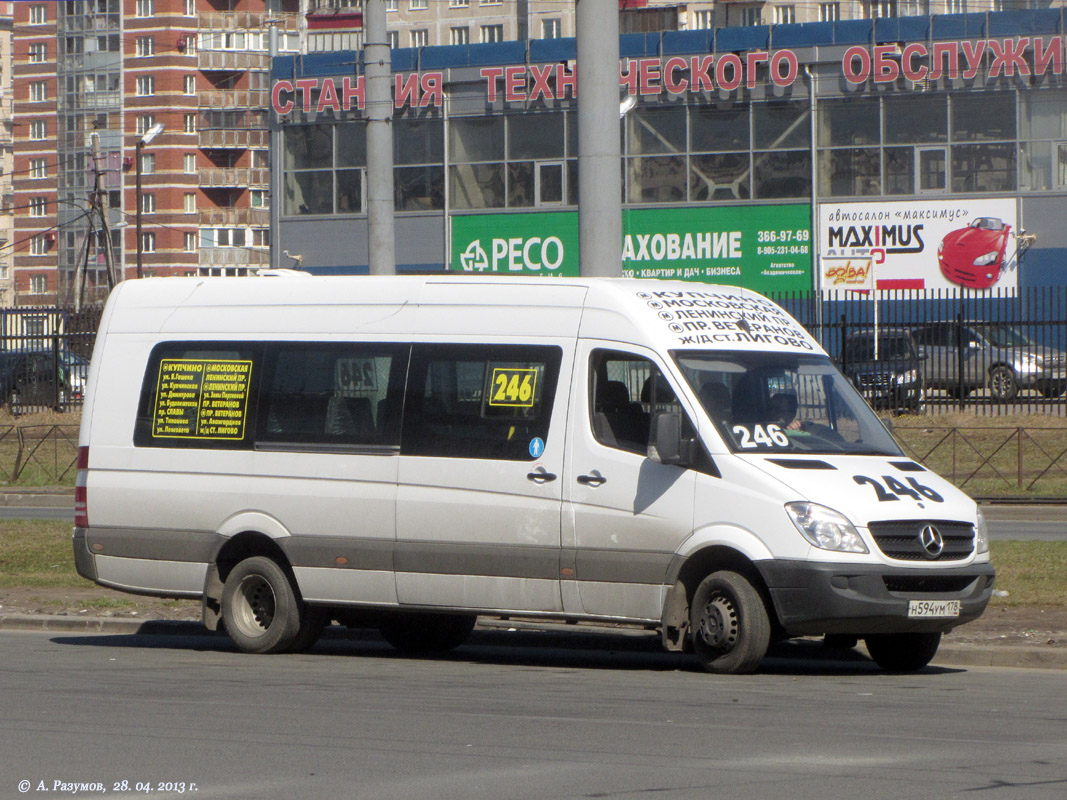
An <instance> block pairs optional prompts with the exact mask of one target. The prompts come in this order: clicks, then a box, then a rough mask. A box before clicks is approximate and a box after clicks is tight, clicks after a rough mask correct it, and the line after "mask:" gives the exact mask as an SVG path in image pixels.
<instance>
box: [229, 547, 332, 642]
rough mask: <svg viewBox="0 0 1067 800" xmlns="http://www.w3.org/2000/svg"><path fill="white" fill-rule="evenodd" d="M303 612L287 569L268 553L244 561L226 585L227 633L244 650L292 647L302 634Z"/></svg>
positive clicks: (302, 605)
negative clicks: (266, 555) (268, 556)
mask: <svg viewBox="0 0 1067 800" xmlns="http://www.w3.org/2000/svg"><path fill="white" fill-rule="evenodd" d="M304 613H305V609H304V604H303V602H302V601H301V600H300V596H299V595H298V594H297V591H296V588H295V586H294V585H293V583H292V581H291V580H290V579H289V576H288V575H287V574H286V572H285V570H284V569H282V567H281V566H280V565H279V564H278V563H277V562H275V561H273V560H271V559H269V558H267V557H265V556H253V557H252V558H246V559H245V560H244V561H241V562H240V563H239V564H237V566H235V567H234V568H233V569H232V570H230V574H229V575H228V576H227V577H226V583H225V584H223V587H222V618H223V620H224V621H225V623H226V632H227V633H228V634H229V636H230V639H232V640H233V643H234V644H235V645H237V649H238V650H242V651H243V652H245V653H281V652H285V651H286V650H288V649H290V648H291V647H292V646H293V645H294V643H296V642H297V637H298V636H299V635H300V633H301V623H302V621H303V616H304ZM320 630H321V628H320Z"/></svg>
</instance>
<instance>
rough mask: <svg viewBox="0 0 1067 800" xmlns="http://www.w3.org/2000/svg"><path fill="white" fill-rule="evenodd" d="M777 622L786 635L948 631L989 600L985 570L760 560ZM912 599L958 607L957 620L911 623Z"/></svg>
mask: <svg viewBox="0 0 1067 800" xmlns="http://www.w3.org/2000/svg"><path fill="white" fill-rule="evenodd" d="M756 567H757V568H758V569H759V571H760V575H761V576H762V577H763V580H764V583H766V585H767V588H768V590H769V591H770V595H771V600H772V601H773V603H774V610H775V613H776V614H777V616H778V622H779V623H780V625H781V626H782V628H783V629H784V630H785V632H786V633H787V634H788V635H790V636H809V635H822V634H826V633H847V634H855V635H859V636H863V635H866V634H870V633H920V632H934V631H949V630H952V629H953V628H956V627H958V626H960V625H963V624H964V623H967V622H970V621H972V620H974V619H977V618H978V617H979V616H981V614H982V612H983V611H985V608H986V606H987V605H988V604H989V599H990V598H991V597H992V596H993V580H994V577H995V572H994V570H993V565H992V564H989V563H982V564H971V565H969V566H965V567H946V568H938V569H927V570H915V569H900V568H896V567H885V566H880V565H877V564H863V565H849V564H840V563H837V564H822V563H812V562H807V561H760V562H757V563H756ZM909 600H959V601H960V615H959V616H958V617H936V618H932V617H917V618H909V617H908V601H909Z"/></svg>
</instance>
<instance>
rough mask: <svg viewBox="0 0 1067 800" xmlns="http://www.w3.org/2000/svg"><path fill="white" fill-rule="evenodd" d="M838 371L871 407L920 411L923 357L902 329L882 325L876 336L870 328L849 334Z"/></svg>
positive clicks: (909, 333) (924, 393) (921, 403)
mask: <svg viewBox="0 0 1067 800" xmlns="http://www.w3.org/2000/svg"><path fill="white" fill-rule="evenodd" d="M876 345H877V347H876ZM841 370H842V371H843V372H844V373H845V375H846V376H847V377H848V378H849V380H851V381H852V383H853V384H854V385H855V386H856V388H857V389H859V390H860V393H861V394H862V395H863V397H864V399H866V400H867V402H868V403H870V404H871V406H872V407H874V408H882V409H888V410H892V411H898V410H900V411H910V412H913V413H919V412H921V411H922V410H923V406H924V404H925V400H926V392H925V389H924V386H923V356H922V355H921V354H920V352H919V350H918V348H917V347H916V346H915V342H914V341H913V340H912V337H911V332H910V331H909V330H907V329H905V328H882V329H880V330H879V331H878V336H877V339H876V338H875V332H874V331H873V330H865V331H856V332H853V333H850V334H849V335H848V336H846V337H845V346H844V348H843V350H842V353H841Z"/></svg>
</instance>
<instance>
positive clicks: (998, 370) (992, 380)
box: [989, 364, 1019, 403]
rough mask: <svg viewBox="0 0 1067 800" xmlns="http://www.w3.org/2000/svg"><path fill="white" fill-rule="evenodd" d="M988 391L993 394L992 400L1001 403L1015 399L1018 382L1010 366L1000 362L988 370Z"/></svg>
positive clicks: (1017, 391) (1017, 392)
mask: <svg viewBox="0 0 1067 800" xmlns="http://www.w3.org/2000/svg"><path fill="white" fill-rule="evenodd" d="M989 393H990V394H991V395H993V399H994V400H999V401H1000V402H1002V403H1007V402H1009V401H1011V400H1014V399H1015V397H1016V395H1018V394H1019V382H1018V381H1017V380H1016V379H1015V373H1014V372H1013V371H1012V368H1011V367H1006V366H1004V365H1003V364H1001V365H1000V366H996V367H993V369H991V370H990V371H989Z"/></svg>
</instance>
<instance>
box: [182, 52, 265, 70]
mask: <svg viewBox="0 0 1067 800" xmlns="http://www.w3.org/2000/svg"><path fill="white" fill-rule="evenodd" d="M196 66H197V68H198V69H200V71H201V72H244V71H245V70H249V69H259V70H266V69H267V68H268V67H269V66H270V56H268V55H267V54H266V53H251V52H248V51H246V50H199V51H197V54H196Z"/></svg>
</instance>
